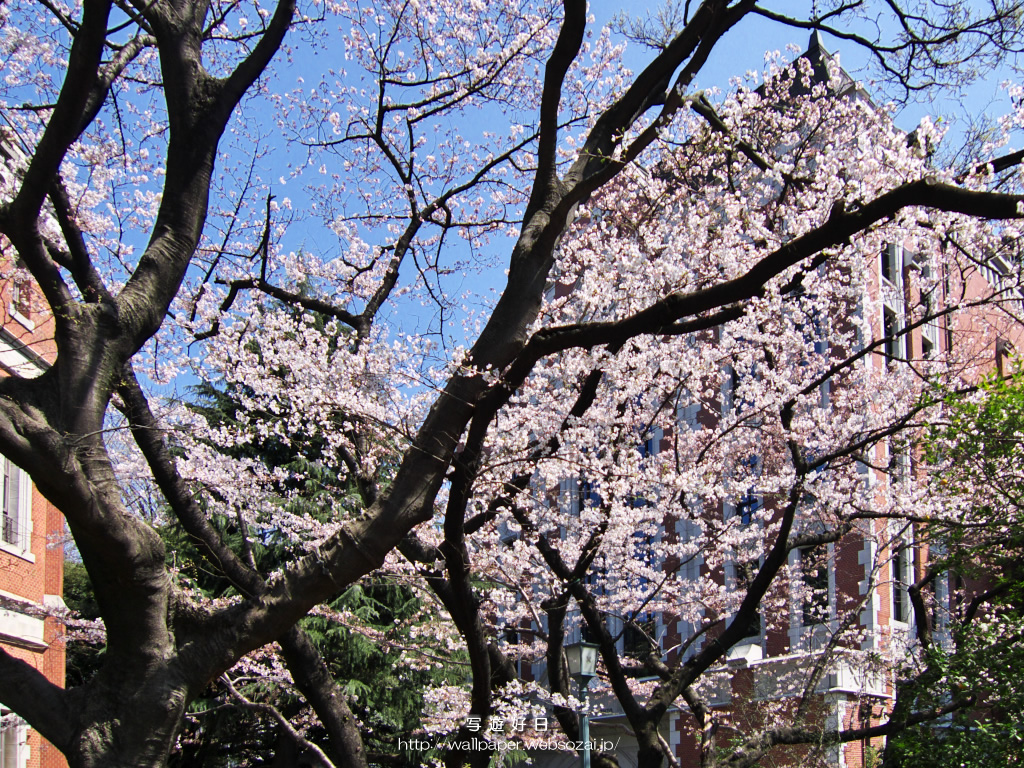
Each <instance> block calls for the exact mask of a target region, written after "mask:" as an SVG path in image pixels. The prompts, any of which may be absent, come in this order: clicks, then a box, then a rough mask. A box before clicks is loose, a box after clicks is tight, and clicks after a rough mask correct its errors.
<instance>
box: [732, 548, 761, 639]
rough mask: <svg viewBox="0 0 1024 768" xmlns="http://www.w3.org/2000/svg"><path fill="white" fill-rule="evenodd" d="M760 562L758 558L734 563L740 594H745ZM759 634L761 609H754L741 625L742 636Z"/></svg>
mask: <svg viewBox="0 0 1024 768" xmlns="http://www.w3.org/2000/svg"><path fill="white" fill-rule="evenodd" d="M760 567H761V564H760V562H759V561H758V560H748V561H746V562H744V563H736V566H735V568H736V591H737V592H738V593H739V594H740V595H741V596H746V594H747V593H748V592H749V591H750V588H751V586H752V585H753V583H754V579H755V578H756V577H757V572H758V570H759V569H760ZM760 636H761V611H760V609H759V610H757V611H755V612H754V614H753V615H752V616H751V617H750V619H749V620H748V621H747V622H746V623H745V624H744V625H743V637H760Z"/></svg>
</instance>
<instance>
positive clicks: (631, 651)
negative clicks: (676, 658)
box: [622, 613, 658, 659]
mask: <svg viewBox="0 0 1024 768" xmlns="http://www.w3.org/2000/svg"><path fill="white" fill-rule="evenodd" d="M657 631H658V624H657V622H656V621H655V620H654V619H653V618H652V617H651V615H650V614H649V613H644V614H641V615H640V616H637V617H636V618H635V619H633V621H627V622H626V626H625V628H624V629H623V630H622V652H623V653H624V654H625V655H626V656H631V657H633V658H634V659H643V658H646V657H647V655H648V654H649V653H650V652H651V651H653V650H654V648H655V645H654V642H653V640H654V638H655V637H656V636H657Z"/></svg>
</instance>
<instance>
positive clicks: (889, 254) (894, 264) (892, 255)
mask: <svg viewBox="0 0 1024 768" xmlns="http://www.w3.org/2000/svg"><path fill="white" fill-rule="evenodd" d="M881 255H882V259H881V262H882V264H881V267H882V277H883V278H885V279H886V280H888V281H889V282H890V283H891V284H892V285H899V284H900V259H899V249H898V248H897V247H896V246H895V245H886V246H885V247H884V248H882V254H881Z"/></svg>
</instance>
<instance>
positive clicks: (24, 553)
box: [0, 541, 36, 563]
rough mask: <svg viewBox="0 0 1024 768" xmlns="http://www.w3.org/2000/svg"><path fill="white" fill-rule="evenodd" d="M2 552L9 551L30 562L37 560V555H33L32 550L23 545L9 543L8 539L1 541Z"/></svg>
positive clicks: (0, 548)
mask: <svg viewBox="0 0 1024 768" xmlns="http://www.w3.org/2000/svg"><path fill="white" fill-rule="evenodd" d="M0 552H7V553H8V554H11V555H14V556H15V557H20V558H21V559H22V560H27V561H28V562H30V563H34V562H35V561H36V556H35V555H33V554H32V552H31V551H29V550H27V549H22V548H21V547H16V546H14V545H13V544H8V543H7V542H6V541H0Z"/></svg>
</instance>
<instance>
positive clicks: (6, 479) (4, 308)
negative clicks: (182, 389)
mask: <svg viewBox="0 0 1024 768" xmlns="http://www.w3.org/2000/svg"><path fill="white" fill-rule="evenodd" d="M18 157H19V154H18V152H17V148H16V147H15V146H12V143H11V142H10V141H8V140H7V137H6V136H4V134H2V133H0V160H2V162H0V177H2V176H3V174H7V173H10V172H11V171H10V168H11V166H12V165H16V164H17V160H18ZM2 180H3V179H2V178H0V181H2ZM0 247H2V243H0ZM37 291H38V288H36V287H35V286H34V285H33V283H32V281H31V280H30V279H29V277H28V274H27V272H26V271H25V270H23V269H19V268H18V266H17V264H15V263H11V261H10V259H9V257H8V254H7V253H2V254H0V321H2V322H0V376H11V375H17V376H21V377H24V378H34V377H36V376H40V375H42V373H43V372H44V371H46V369H47V368H48V367H49V365H50V364H51V363H52V361H53V360H54V358H55V355H56V348H55V346H54V343H53V319H52V317H50V316H49V315H47V314H46V313H44V312H42V311H41V309H40V308H41V307H42V306H43V302H42V300H41V298H40V297H39V296H38V295H37V293H36V292H37ZM0 464H2V469H3V489H2V495H0V498H2V503H3V511H2V529H0V647H2V648H3V650H4V651H6V652H7V653H9V654H11V655H12V656H14V657H16V658H19V659H21V660H23V661H25V662H27V663H28V664H31V665H32V666H33V667H35V668H36V669H38V670H40V671H42V672H43V674H45V675H46V677H47V679H48V680H50V681H51V682H53V683H55V684H57V685H60V686H63V685H64V659H65V652H64V641H63V626H62V624H61V623H60V621H59V620H58V619H57V618H55V617H54V616H53V615H52V614H53V613H54V612H55V611H56V612H57V613H59V612H60V610H61V609H63V608H64V600H63V598H62V594H63V580H64V518H63V516H62V515H61V514H60V513H59V512H58V511H57V510H56V509H55V508H54V507H53V505H52V504H50V503H49V502H48V501H47V500H46V499H45V498H43V496H42V494H40V493H39V491H38V490H37V489H36V488H35V486H34V485H33V483H32V481H31V479H30V478H29V476H28V474H27V473H26V472H25V471H24V470H23V469H21V468H20V467H18V466H17V465H15V464H14V463H13V462H11V461H10V460H9V459H8V458H7V457H5V456H0ZM0 715H2V724H3V725H2V730H0V768H61V766H66V765H67V762H66V761H65V760H64V757H63V755H62V754H61V753H60V752H59V751H58V750H57V749H56V748H55V747H54V746H53V745H51V744H49V743H48V742H47V741H45V740H44V739H43V738H42V737H41V736H40V735H39V734H38V733H36V732H35V731H34V730H32V729H31V728H28V727H27V726H26V725H25V724H24V723H23V722H22V721H21V720H20V719H18V718H17V716H15V715H13V714H11V713H9V712H7V711H6V710H0Z"/></svg>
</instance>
